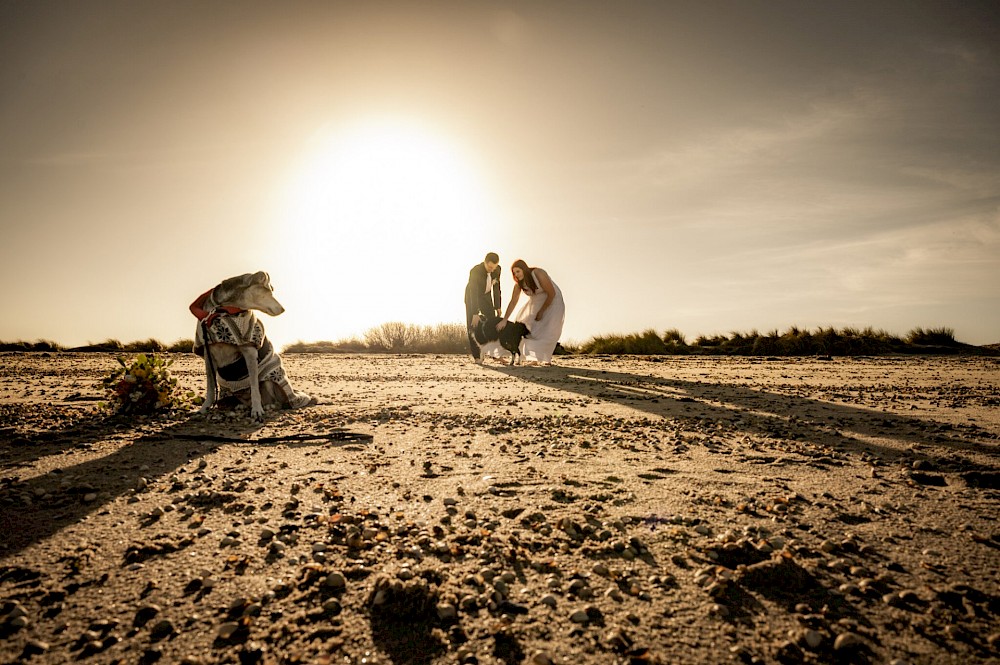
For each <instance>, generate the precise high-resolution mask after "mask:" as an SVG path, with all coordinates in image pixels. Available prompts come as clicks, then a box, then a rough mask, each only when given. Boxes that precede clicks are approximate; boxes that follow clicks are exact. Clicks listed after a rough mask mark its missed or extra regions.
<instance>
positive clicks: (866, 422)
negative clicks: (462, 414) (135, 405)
mask: <svg viewBox="0 0 1000 665" xmlns="http://www.w3.org/2000/svg"><path fill="white" fill-rule="evenodd" d="M490 368H491V369H494V370H495V371H497V372H499V373H501V374H504V375H506V376H510V377H514V378H517V379H520V380H523V381H530V382H533V383H537V384H540V385H544V386H548V387H551V388H555V389H558V390H564V391H570V392H574V393H577V394H579V395H582V396H585V397H589V398H592V399H595V400H601V401H609V402H615V403H618V404H622V405H625V406H628V407H630V408H633V409H637V410H639V411H643V412H646V413H649V414H651V415H655V416H659V417H662V418H666V419H678V420H681V421H685V420H686V421H700V420H705V421H708V422H711V423H713V424H715V423H723V424H724V426H727V427H728V428H730V429H735V430H736V431H743V432H745V433H747V434H756V435H758V436H765V437H773V438H780V439H791V440H797V441H808V442H812V443H817V444H821V445H825V446H829V447H830V448H833V449H836V450H840V451H844V452H868V453H871V454H874V455H877V456H878V457H880V458H881V459H882V460H883V461H885V462H900V461H904V460H905V461H913V460H919V459H926V460H929V461H930V462H931V463H932V464H933V465H934V466H936V465H938V464H941V463H942V461H941V460H940V459H938V458H937V456H938V455H940V451H941V450H942V449H944V450H947V451H949V452H948V456H949V457H954V455H952V454H951V453H968V454H975V455H977V456H978V455H982V456H987V457H989V458H991V459H995V460H998V462H1000V451H998V448H997V446H996V444H995V443H993V444H991V443H986V442H977V441H974V440H969V439H964V438H959V437H958V436H955V432H954V428H952V427H951V425H949V424H947V423H941V422H935V421H933V420H931V419H917V418H910V417H905V416H900V415H897V414H893V413H889V412H886V411H879V410H875V409H870V408H865V407H856V406H848V405H844V404H836V403H832V402H826V401H821V400H817V399H811V398H808V397H801V396H795V395H787V394H781V393H775V392H768V391H765V390H758V389H754V388H749V387H742V386H737V385H731V384H724V383H718V382H713V381H711V378H710V377H708V378H706V380H705V381H689V380H683V379H676V378H665V377H658V376H652V375H650V374H644V373H638V372H626V371H619V370H595V369H586V368H581V367H573V366H570V365H553V366H550V367H509V366H490ZM946 432H948V433H950V434H945V433H946ZM868 439H889V440H895V441H898V442H899V443H900V445H899V447H893V446H887V445H878V444H876V443H873V442H872V441H871V440H868ZM913 444H919V447H918V448H914V447H913ZM924 446H927V448H926V449H924V448H923V447H924ZM952 463H957V464H958V468H955V469H953V470H956V471H964V472H987V473H989V474H996V473H997V470H998V468H1000V465H998V464H977V463H974V462H971V461H969V460H966V459H962V460H960V461H959V462H954V461H952ZM993 482H995V479H994V480H993Z"/></svg>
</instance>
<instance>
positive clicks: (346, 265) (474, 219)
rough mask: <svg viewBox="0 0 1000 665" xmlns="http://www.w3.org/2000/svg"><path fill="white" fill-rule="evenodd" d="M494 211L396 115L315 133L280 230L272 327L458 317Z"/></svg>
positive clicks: (343, 331) (358, 328)
mask: <svg viewBox="0 0 1000 665" xmlns="http://www.w3.org/2000/svg"><path fill="white" fill-rule="evenodd" d="M493 214H494V213H493V211H492V210H491V206H490V205H489V204H488V201H487V197H486V196H485V193H484V189H483V187H482V185H481V183H480V181H479V178H478V175H477V173H476V170H475V169H474V168H472V166H471V165H470V163H469V160H468V159H467V158H464V157H463V155H462V153H461V151H460V150H458V148H457V147H456V146H454V145H452V144H451V143H449V142H448V141H447V140H446V139H445V138H443V137H440V136H437V135H435V134H433V133H431V132H429V131H427V130H424V129H422V128H420V127H418V126H414V125H409V124H405V123H399V122H378V123H369V124H366V125H364V126H358V127H355V128H353V129H349V130H343V131H338V132H332V133H325V134H323V135H320V136H317V137H316V138H315V139H314V140H313V141H312V142H311V143H310V146H309V148H308V150H307V151H306V154H305V155H304V156H303V158H302V160H301V163H300V165H299V167H298V168H297V169H296V171H295V174H294V175H293V177H292V178H291V182H290V185H289V188H288V194H287V203H286V204H285V206H284V213H283V215H282V217H283V220H282V221H281V226H280V230H279V231H278V233H279V234H280V236H281V237H282V238H283V240H284V242H283V245H284V251H283V252H282V254H281V257H280V259H278V261H279V265H277V266H276V267H275V268H273V269H271V272H272V279H273V280H274V282H275V284H276V286H277V291H276V293H277V294H278V295H279V296H280V299H281V300H282V303H283V304H284V305H285V308H286V309H287V310H288V314H286V315H284V316H283V317H281V319H275V320H274V322H273V323H272V328H275V329H277V330H278V331H279V333H278V334H277V335H275V336H276V337H277V336H280V337H282V338H283V340H282V341H283V342H290V341H295V340H297V339H302V340H331V339H342V338H345V337H348V336H352V335H360V334H361V333H363V332H364V331H365V330H367V329H369V328H371V327H373V326H375V325H378V324H380V323H384V322H387V321H404V322H406V323H418V324H435V323H445V322H459V321H462V320H463V314H462V293H463V289H464V287H465V276H466V275H467V274H468V269H469V267H470V266H472V265H473V264H474V263H475V262H476V261H479V260H481V257H482V256H483V255H484V254H485V252H486V251H490V248H488V247H486V245H485V244H484V242H485V235H486V234H485V232H484V230H485V229H488V228H495V222H494V220H493V219H492V215H493ZM286 317H287V320H282V319H286ZM286 323H287V325H288V327H287V330H286V329H285V324H286Z"/></svg>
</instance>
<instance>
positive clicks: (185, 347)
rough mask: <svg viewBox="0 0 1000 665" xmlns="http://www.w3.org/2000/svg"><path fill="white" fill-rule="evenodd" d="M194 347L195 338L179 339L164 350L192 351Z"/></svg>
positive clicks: (173, 351)
mask: <svg viewBox="0 0 1000 665" xmlns="http://www.w3.org/2000/svg"><path fill="white" fill-rule="evenodd" d="M193 348H194V340H193V339H179V340H177V341H176V342H174V343H173V344H171V345H170V346H168V347H167V348H166V349H164V351H168V352H170V353H191V349H193Z"/></svg>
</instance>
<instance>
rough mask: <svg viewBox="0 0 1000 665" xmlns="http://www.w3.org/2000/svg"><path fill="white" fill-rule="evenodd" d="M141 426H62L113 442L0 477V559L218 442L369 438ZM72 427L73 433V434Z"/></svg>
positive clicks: (77, 443) (114, 422)
mask: <svg viewBox="0 0 1000 665" xmlns="http://www.w3.org/2000/svg"><path fill="white" fill-rule="evenodd" d="M146 427H147V429H150V430H152V431H148V432H147V433H145V434H141V435H138V436H136V435H135V433H134V429H130V427H129V425H127V424H126V425H124V426H123V424H122V421H121V420H120V419H107V420H103V421H95V422H91V423H87V424H85V425H83V426H81V427H80V428H79V429H77V428H74V429H73V430H70V431H68V432H63V433H62V434H61V435H60V440H65V441H72V442H73V447H83V448H92V447H95V446H108V447H112V448H114V449H113V451H112V452H110V453H109V454H106V455H102V456H100V457H95V458H93V459H89V460H87V461H83V462H80V463H79V464H76V465H73V466H68V467H59V468H57V469H54V470H53V471H50V472H48V473H43V474H41V475H38V476H35V477H33V478H29V479H27V480H25V481H20V480H18V479H16V478H15V477H3V478H0V533H2V534H3V540H4V541H5V542H4V547H0V558H7V557H10V556H11V555H14V554H17V553H18V552H20V551H21V550H23V549H24V548H26V547H28V546H29V545H31V544H33V543H36V542H39V541H41V540H43V539H45V538H48V537H50V536H52V535H54V534H56V533H58V532H59V531H60V530H62V529H64V528H66V527H68V526H70V525H72V524H76V523H77V522H80V521H81V520H83V519H86V517H87V516H88V515H92V514H97V513H100V512H101V511H102V510H103V509H104V506H105V505H106V504H108V503H110V502H112V501H114V500H115V499H116V498H118V497H120V496H122V495H124V494H126V493H128V492H131V491H134V490H135V489H136V488H137V486H138V485H139V484H140V479H143V478H144V479H145V480H146V481H147V482H149V483H152V482H154V481H155V480H156V479H158V478H163V477H164V476H168V475H169V474H171V473H173V472H175V471H176V470H177V469H179V468H180V467H182V466H184V465H185V464H188V463H190V462H191V461H193V460H197V459H198V458H200V457H202V456H205V455H208V454H210V453H212V452H214V451H215V450H217V449H218V448H220V447H222V446H226V445H234V444H235V445H250V446H261V445H272V444H277V443H281V444H283V445H291V446H317V445H325V446H329V445H343V444H348V443H352V442H358V441H367V440H369V439H370V436H369V435H366V434H359V433H354V432H348V431H343V430H332V431H329V432H327V433H325V434H323V435H317V436H306V435H292V436H288V437H256V438H251V435H253V434H254V432H255V431H256V430H258V429H259V428H258V427H250V426H241V425H239V424H236V423H225V422H223V423H218V424H212V425H209V424H208V423H207V422H206V420H205V419H204V418H201V417H191V418H188V419H185V420H183V421H179V422H175V423H172V424H169V425H165V426H164V427H162V428H157V427H156V425H155V421H148V422H147V423H146ZM199 430H201V431H199ZM206 430H209V431H206ZM73 432H76V433H78V434H80V435H81V436H80V438H79V439H74V438H73V437H72V434H73ZM130 432H132V434H131V436H130ZM67 447H68V446H67ZM5 467H7V468H9V465H5Z"/></svg>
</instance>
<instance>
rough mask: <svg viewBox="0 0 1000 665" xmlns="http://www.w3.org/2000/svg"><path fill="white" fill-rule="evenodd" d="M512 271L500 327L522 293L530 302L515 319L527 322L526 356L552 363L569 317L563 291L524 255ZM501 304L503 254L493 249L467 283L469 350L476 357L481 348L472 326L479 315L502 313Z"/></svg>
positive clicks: (528, 358) (531, 359)
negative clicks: (509, 290) (499, 254)
mask: <svg viewBox="0 0 1000 665" xmlns="http://www.w3.org/2000/svg"><path fill="white" fill-rule="evenodd" d="M510 271H511V274H512V275H513V277H514V291H513V295H511V300H510V304H509V305H507V311H506V312H505V313H504V315H503V319H502V320H501V321H500V323H498V324H497V330H503V328H504V326H506V325H507V321H509V320H510V314H511V312H512V311H514V307H516V306H517V302H518V300H519V299H520V297H521V294H522V293H523V294H524V295H525V296H527V297H528V302H527V303H525V305H524V307H522V308H521V311H520V312H518V314H517V318H515V319H514V320H515V321H517V322H519V323H523V324H524V325H525V326H527V328H528V331H529V332H528V336H527V337H525V338H524V341H523V343H522V348H521V351H522V355H523V358H524V360H525V361H528V362H537V363H539V364H544V365H548V364H551V363H552V354H553V352H554V351H555V349H556V344H557V343H558V342H559V337H560V336H561V335H562V328H563V322H564V321H565V320H566V303H565V302H563V296H562V291H560V290H559V287H558V286H556V283H555V282H553V281H552V279H551V278H550V277H549V275H548V273H547V272H545V271H544V270H542V269H541V268H530V267H528V264H527V263H525V262H524V261H522V260H521V259H518V260H517V261H515V262H514V265H512V266H511V268H510ZM500 306H501V305H500V257H499V256H497V254H496V253H495V252H490V253H489V254H487V255H486V260H485V261H483V262H482V263H480V264H478V265H476V266H473V268H472V270H470V271H469V283H468V284H467V285H466V287H465V325H466V329H467V331H468V334H469V350H470V351H471V353H472V357H473V358H474V359H476V360H481V358H480V353H481V352H480V349H479V345H478V344H477V343H476V338H475V337H474V336H473V333H472V331H473V328H474V327H475V326H476V324H478V322H479V321H478V317H480V316H500Z"/></svg>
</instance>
